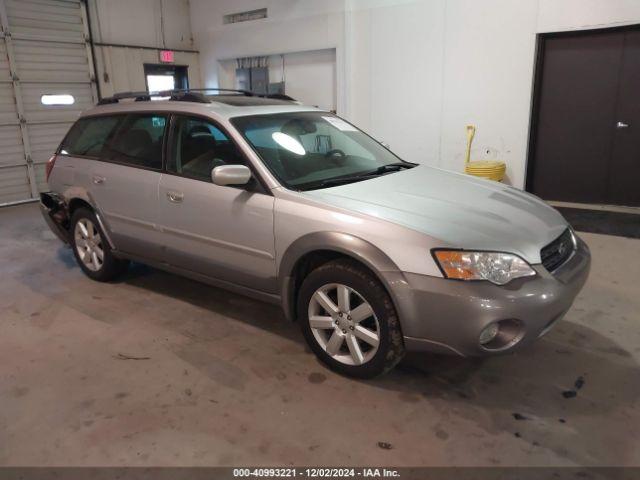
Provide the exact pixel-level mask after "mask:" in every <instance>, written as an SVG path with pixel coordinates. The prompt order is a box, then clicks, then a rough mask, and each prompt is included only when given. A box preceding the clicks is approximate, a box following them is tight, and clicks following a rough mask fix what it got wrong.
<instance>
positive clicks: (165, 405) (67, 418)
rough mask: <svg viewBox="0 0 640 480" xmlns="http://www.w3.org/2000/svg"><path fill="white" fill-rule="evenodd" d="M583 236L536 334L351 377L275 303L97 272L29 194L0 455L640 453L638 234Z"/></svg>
mask: <svg viewBox="0 0 640 480" xmlns="http://www.w3.org/2000/svg"><path fill="white" fill-rule="evenodd" d="M583 237H584V238H585V240H586V241H587V242H588V243H589V245H590V246H591V248H592V252H593V256H594V262H593V270H592V274H591V278H590V279H589V282H588V284H587V286H586V288H585V290H584V291H583V292H582V294H581V295H580V297H579V298H578V299H577V302H576V304H575V306H574V308H573V309H572V310H571V311H570V313H569V314H568V316H567V318H566V320H565V321H563V322H561V323H560V324H558V325H557V327H556V328H555V329H554V330H553V331H552V332H551V333H550V334H549V335H548V336H547V337H545V338H544V339H542V340H541V341H540V342H538V343H537V344H536V345H535V346H533V347H531V348H530V349H528V350H526V351H523V352H521V353H519V354H517V355H512V356H506V357H498V358H491V359H487V360H484V361H477V360H475V361H474V360H463V359H457V358H449V357H435V356H427V355H420V356H413V357H411V358H408V359H407V360H406V361H404V362H403V363H402V364H401V365H400V366H399V368H397V369H396V370H394V371H393V372H392V373H390V374H388V375H387V376H385V377H383V378H379V379H376V380H373V381H366V382H364V381H354V380H350V379H347V378H343V377H340V376H337V375H335V374H333V373H331V372H330V371H328V370H326V369H325V368H323V367H322V365H320V364H319V363H318V362H317V361H316V360H315V358H314V357H313V355H311V354H310V353H309V352H308V350H307V349H306V348H305V345H304V343H303V340H302V336H301V334H300V333H299V330H298V327H297V326H296V325H295V324H294V325H292V324H289V323H287V322H286V321H285V320H284V318H283V315H282V313H281V312H280V311H279V310H278V309H277V308H275V307H272V306H269V305H266V304H262V303H259V302H255V301H253V300H249V299H246V298H243V297H240V296H236V295H232V294H229V293H227V292H224V291H221V290H216V289H213V288H210V287H208V286H205V285H201V284H198V283H195V282H192V281H189V280H186V279H183V278H180V277H177V276H173V275H169V274H166V273H162V272H159V271H155V270H152V269H149V268H147V267H143V266H135V267H134V268H132V270H131V271H130V273H129V274H128V275H127V276H126V278H124V279H123V280H122V281H120V282H118V283H115V284H108V285H104V284H100V283H96V282H92V281H91V280H89V279H88V278H86V277H85V276H84V275H83V274H82V273H81V271H80V269H79V268H78V267H77V266H76V264H75V262H74V259H73V256H72V254H71V251H70V250H69V249H66V248H64V247H63V246H62V245H61V243H60V242H59V241H58V240H57V239H55V238H54V237H53V235H52V234H51V232H49V230H48V229H47V227H46V225H45V223H44V221H43V220H42V219H41V218H40V216H39V212H38V211H37V207H36V205H23V206H19V207H11V208H4V209H0V261H1V263H0V465H21V466H26V465H48V466H50V465H102V466H106V465H176V466H178V465H243V464H251V465H289V464H291V465H293V464H295V465H305V464H313V465H341V464H350V465H371V464H378V465H394V466H401V465H409V466H422V465H488V466H491V465H502V466H507V465H545V466H546V465H556V466H557V465H640V433H639V431H638V428H637V427H638V425H640V408H639V406H640V404H639V397H640V366H639V361H640V281H639V279H638V278H637V277H638V273H640V240H630V239H625V238H617V237H607V236H600V235H589V234H584V235H583ZM120 355H125V356H134V357H146V358H148V359H146V360H125V359H122V357H120ZM580 376H582V377H583V378H584V381H585V383H584V386H583V387H582V388H581V389H579V390H577V396H576V397H575V398H565V397H564V396H563V391H566V390H570V389H572V388H574V382H575V381H576V379H577V378H578V377H580ZM514 414H520V415H523V416H525V417H526V419H520V420H518V419H516V418H515V417H514ZM379 442H384V443H386V444H388V445H385V446H386V447H387V448H382V447H381V446H380V445H379Z"/></svg>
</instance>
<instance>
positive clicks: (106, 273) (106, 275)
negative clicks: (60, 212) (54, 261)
mask: <svg viewBox="0 0 640 480" xmlns="http://www.w3.org/2000/svg"><path fill="white" fill-rule="evenodd" d="M82 218H87V219H89V220H91V223H93V224H94V225H95V227H96V229H97V230H98V232H99V233H100V238H101V239H102V250H103V251H104V260H103V264H102V268H101V269H100V270H97V271H93V270H90V269H88V268H87V267H86V265H85V264H84V263H83V262H82V260H81V259H80V257H79V255H78V250H77V248H76V242H75V234H74V232H75V228H76V223H78V221H79V220H80V219H82ZM70 239H71V249H72V250H73V256H74V257H75V258H76V262H78V265H79V266H80V268H81V269H82V271H83V272H84V273H85V275H87V276H88V277H89V278H91V279H93V280H97V281H99V282H108V281H110V280H113V279H114V278H116V277H117V276H118V275H120V274H121V273H122V272H123V271H124V270H126V268H127V266H128V262H127V261H125V260H120V259H118V258H115V257H114V256H113V253H112V252H111V248H110V247H109V242H108V241H107V238H106V236H105V234H104V231H103V230H102V228H100V222H98V219H97V218H96V215H95V214H94V213H93V212H92V211H91V210H89V209H87V208H78V209H77V210H76V211H75V212H73V215H72V216H71V227H70Z"/></svg>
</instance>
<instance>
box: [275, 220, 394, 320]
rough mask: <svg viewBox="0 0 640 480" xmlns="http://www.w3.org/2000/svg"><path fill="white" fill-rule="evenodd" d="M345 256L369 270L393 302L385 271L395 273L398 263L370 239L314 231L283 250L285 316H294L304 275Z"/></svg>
mask: <svg viewBox="0 0 640 480" xmlns="http://www.w3.org/2000/svg"><path fill="white" fill-rule="evenodd" d="M337 258H349V259H352V260H355V261H356V262H358V263H360V264H361V265H362V266H364V267H365V268H366V269H367V270H369V271H370V272H371V273H372V274H373V275H374V276H375V277H376V278H377V279H378V280H379V281H380V282H381V283H382V285H383V286H384V288H385V289H386V290H387V293H389V296H390V297H391V299H392V301H393V302H394V305H395V306H396V309H397V307H398V306H397V304H396V301H395V298H394V293H393V291H392V289H391V288H390V285H389V281H388V279H387V278H386V276H385V273H388V272H394V273H399V272H400V270H399V269H398V266H397V265H396V264H395V263H394V262H393V261H392V260H391V259H390V258H389V257H388V256H387V255H386V254H385V253H384V252H383V251H382V250H380V249H379V248H378V247H376V246H375V245H373V244H371V243H370V242H368V241H366V240H364V239H362V238H360V237H356V236H354V235H350V234H347V233H341V232H316V233H312V234H308V235H305V236H303V237H301V238H299V239H298V240H296V241H295V242H293V243H292V244H291V245H290V246H289V247H288V248H287V250H286V251H285V253H284V254H283V256H282V260H281V262H280V267H279V269H278V278H279V282H280V295H281V301H282V308H283V309H284V312H285V316H286V317H287V319H289V320H291V321H294V320H295V319H296V314H295V312H296V308H295V303H296V298H297V294H298V291H299V288H300V285H301V284H302V281H303V280H304V278H305V277H306V275H307V274H308V273H309V272H311V271H312V270H313V269H314V268H317V267H319V266H320V265H322V264H324V263H327V262H329V261H332V260H335V259H337Z"/></svg>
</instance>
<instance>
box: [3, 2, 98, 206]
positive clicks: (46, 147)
mask: <svg viewBox="0 0 640 480" xmlns="http://www.w3.org/2000/svg"><path fill="white" fill-rule="evenodd" d="M0 17H1V20H2V39H3V41H2V42H1V43H0V56H1V57H2V58H1V59H0V205H2V204H6V203H15V202H21V201H27V200H30V199H35V198H37V197H38V193H39V192H40V191H43V190H46V183H45V178H44V169H45V164H46V162H47V160H48V159H49V157H50V156H51V154H52V153H53V151H54V150H55V148H56V147H57V146H58V144H59V143H60V140H61V139H62V137H63V136H64V134H65V133H66V132H67V131H68V129H69V127H70V126H71V125H72V124H73V122H74V121H75V120H76V119H77V118H78V116H79V115H80V112H82V111H83V110H85V109H87V108H89V107H91V105H93V104H95V102H96V101H97V94H96V87H95V79H94V78H93V59H92V57H91V49H90V46H89V44H88V38H89V37H88V29H87V20H86V19H87V16H86V8H85V5H84V3H83V2H82V1H80V0H0ZM43 95H71V96H72V97H73V99H74V102H73V104H71V105H44V104H43V103H42V96H43Z"/></svg>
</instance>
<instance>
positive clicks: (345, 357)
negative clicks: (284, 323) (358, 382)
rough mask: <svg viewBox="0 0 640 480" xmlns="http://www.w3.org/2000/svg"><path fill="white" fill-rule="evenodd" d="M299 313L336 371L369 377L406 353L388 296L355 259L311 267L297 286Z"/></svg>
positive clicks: (308, 334) (321, 356)
mask: <svg viewBox="0 0 640 480" xmlns="http://www.w3.org/2000/svg"><path fill="white" fill-rule="evenodd" d="M297 314H298V315H297V316H298V321H299V322H300V325H301V328H302V332H303V334H304V336H305V339H306V340H307V343H308V344H309V346H310V347H311V349H312V350H313V352H314V353H315V354H316V355H317V357H318V358H319V359H320V361H322V362H323V363H324V364H325V365H327V366H328V367H329V368H331V369H332V370H334V371H336V372H338V373H342V374H344V375H348V376H351V377H356V378H372V377H375V376H378V375H381V374H383V373H385V372H387V371H389V370H391V369H392V368H393V367H394V366H395V365H396V364H397V363H398V362H399V361H400V360H401V359H402V357H403V356H404V353H405V350H404V343H403V341H402V330H401V328H400V321H399V320H398V315H397V313H396V310H395V307H394V306H393V302H392V301H391V297H390V296H389V294H388V293H387V291H386V290H385V288H384V286H383V285H382V284H381V283H380V281H379V280H378V279H377V278H376V277H375V276H374V275H373V274H372V273H371V272H370V271H369V270H367V269H366V268H364V267H363V266H362V265H360V264H359V263H357V262H356V261H353V260H350V259H339V260H334V261H331V262H328V263H326V264H324V265H321V266H320V267H318V268H316V269H315V270H313V271H312V272H311V273H310V274H309V275H308V276H307V277H306V278H305V279H304V281H303V282H302V285H301V287H300V291H299V294H298V298H297Z"/></svg>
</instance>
